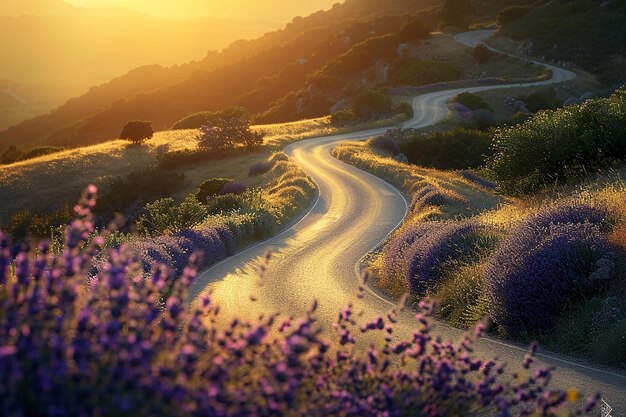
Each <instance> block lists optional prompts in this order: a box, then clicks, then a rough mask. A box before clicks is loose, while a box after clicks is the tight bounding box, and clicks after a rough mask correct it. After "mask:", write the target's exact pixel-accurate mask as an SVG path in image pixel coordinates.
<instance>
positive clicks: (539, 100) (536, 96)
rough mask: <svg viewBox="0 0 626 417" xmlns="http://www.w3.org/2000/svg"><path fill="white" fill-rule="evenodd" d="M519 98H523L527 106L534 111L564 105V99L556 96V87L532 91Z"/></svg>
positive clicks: (552, 108) (553, 108)
mask: <svg viewBox="0 0 626 417" xmlns="http://www.w3.org/2000/svg"><path fill="white" fill-rule="evenodd" d="M518 99H519V100H522V101H523V102H524V104H526V108H527V109H528V110H530V111H531V112H533V113H537V112H538V111H540V110H555V109H558V108H559V107H561V106H562V105H563V100H561V99H559V98H558V97H557V96H556V91H555V90H554V88H548V89H544V90H536V91H532V92H530V93H528V94H526V95H524V96H521V97H518Z"/></svg>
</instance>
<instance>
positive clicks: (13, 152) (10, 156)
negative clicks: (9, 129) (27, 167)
mask: <svg viewBox="0 0 626 417" xmlns="http://www.w3.org/2000/svg"><path fill="white" fill-rule="evenodd" d="M20 156H22V152H21V151H19V150H18V149H17V148H16V147H15V145H11V146H9V147H8V148H7V150H6V151H4V152H3V153H2V156H0V163H2V164H4V165H8V164H12V163H14V162H17V160H18V159H19V158H20Z"/></svg>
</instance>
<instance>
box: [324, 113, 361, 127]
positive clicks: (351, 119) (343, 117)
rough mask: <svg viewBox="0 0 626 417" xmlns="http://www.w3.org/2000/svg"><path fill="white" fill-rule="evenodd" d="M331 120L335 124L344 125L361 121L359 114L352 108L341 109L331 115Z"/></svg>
mask: <svg viewBox="0 0 626 417" xmlns="http://www.w3.org/2000/svg"><path fill="white" fill-rule="evenodd" d="M330 122H331V123H332V124H333V126H337V127H344V126H349V125H353V124H356V123H358V122H359V116H358V115H357V114H356V113H355V112H354V111H352V110H351V109H344V110H339V111H337V112H335V113H333V115H332V116H330Z"/></svg>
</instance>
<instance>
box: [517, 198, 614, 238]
mask: <svg viewBox="0 0 626 417" xmlns="http://www.w3.org/2000/svg"><path fill="white" fill-rule="evenodd" d="M610 219H611V214H610V212H609V209H608V208H607V207H606V206H604V205H600V204H594V205H591V204H590V203H587V202H582V201H576V200H560V201H559V202H558V203H556V204H554V205H552V206H548V207H546V208H543V209H542V210H539V211H538V212H536V213H535V214H533V215H532V216H530V217H529V218H528V220H527V222H528V225H529V226H530V227H532V228H535V229H545V228H548V227H549V226H550V225H553V224H569V223H574V224H576V223H590V224H592V225H594V226H597V227H598V228H599V229H600V230H601V231H603V232H606V231H608V230H609V229H610V227H611V224H610V221H611V220H610Z"/></svg>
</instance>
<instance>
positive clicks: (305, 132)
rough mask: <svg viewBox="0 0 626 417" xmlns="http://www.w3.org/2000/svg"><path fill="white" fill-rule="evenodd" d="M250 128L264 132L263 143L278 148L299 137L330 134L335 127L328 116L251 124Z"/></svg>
mask: <svg viewBox="0 0 626 417" xmlns="http://www.w3.org/2000/svg"><path fill="white" fill-rule="evenodd" d="M252 130H254V131H256V132H263V133H265V139H264V142H265V145H267V146H271V147H277V148H280V147H282V146H284V145H287V144H288V143H291V142H295V141H297V140H300V139H306V138H312V137H317V136H327V135H332V134H334V133H336V132H337V128H336V127H334V126H333V125H332V123H331V122H330V116H326V117H318V118H316V119H306V120H298V121H296V122H288V123H275V124H266V125H255V126H252Z"/></svg>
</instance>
